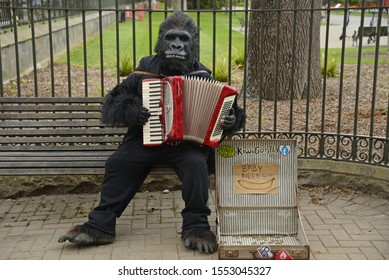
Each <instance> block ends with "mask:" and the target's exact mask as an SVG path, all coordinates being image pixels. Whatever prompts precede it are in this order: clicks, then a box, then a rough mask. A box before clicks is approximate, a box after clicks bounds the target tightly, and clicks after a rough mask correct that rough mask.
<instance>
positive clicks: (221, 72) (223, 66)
mask: <svg viewBox="0 0 389 280" xmlns="http://www.w3.org/2000/svg"><path fill="white" fill-rule="evenodd" d="M214 77H215V80H217V81H219V82H227V81H228V59H227V55H224V54H221V55H218V56H217V58H216V67H215V73H214Z"/></svg>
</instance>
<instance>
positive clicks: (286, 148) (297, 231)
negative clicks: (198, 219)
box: [216, 139, 309, 259]
mask: <svg viewBox="0 0 389 280" xmlns="http://www.w3.org/2000/svg"><path fill="white" fill-rule="evenodd" d="M216 208H217V209H216V212H217V221H218V225H217V237H218V243H219V259H309V244H308V241H307V238H306V236H305V233H304V229H303V226H302V223H301V219H300V214H299V210H298V204H297V151H296V141H295V140H267V139H234V140H225V141H223V142H222V143H221V145H220V147H219V148H217V150H216Z"/></svg>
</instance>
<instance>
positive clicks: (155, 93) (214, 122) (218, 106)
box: [142, 76, 238, 147]
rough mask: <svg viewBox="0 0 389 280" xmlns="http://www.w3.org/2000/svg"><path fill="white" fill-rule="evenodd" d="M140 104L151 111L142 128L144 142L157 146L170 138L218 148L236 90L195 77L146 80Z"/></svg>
mask: <svg viewBox="0 0 389 280" xmlns="http://www.w3.org/2000/svg"><path fill="white" fill-rule="evenodd" d="M142 91H143V93H142V99H143V106H144V107H146V108H148V109H149V111H150V114H151V116H150V118H149V121H148V122H147V123H146V124H145V125H144V127H143V144H144V145H146V146H158V145H161V144H162V143H164V142H170V141H182V140H187V141H194V142H196V143H198V144H200V145H204V146H208V147H217V146H218V145H219V141H220V138H221V136H222V133H223V130H222V128H221V126H220V120H221V118H222V117H224V116H226V115H228V113H229V111H230V109H231V107H232V105H233V103H234V101H235V98H236V96H237V94H238V93H237V91H236V89H234V88H233V87H231V86H229V85H226V84H223V83H220V82H217V81H214V80H210V79H204V78H199V77H195V76H172V77H167V78H164V79H146V80H143V83H142Z"/></svg>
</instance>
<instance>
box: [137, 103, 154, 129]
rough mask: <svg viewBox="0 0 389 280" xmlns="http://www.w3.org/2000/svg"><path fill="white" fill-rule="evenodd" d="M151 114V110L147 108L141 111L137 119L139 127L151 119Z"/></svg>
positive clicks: (142, 108)
mask: <svg viewBox="0 0 389 280" xmlns="http://www.w3.org/2000/svg"><path fill="white" fill-rule="evenodd" d="M150 116H151V114H150V112H149V110H148V109H147V108H145V107H141V108H140V109H139V113H138V117H137V118H136V124H137V125H144V124H145V123H146V122H147V120H148V119H149V118H150Z"/></svg>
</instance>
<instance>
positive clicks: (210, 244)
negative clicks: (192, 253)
mask: <svg viewBox="0 0 389 280" xmlns="http://www.w3.org/2000/svg"><path fill="white" fill-rule="evenodd" d="M181 238H182V240H183V241H184V245H185V248H187V249H193V250H198V251H199V252H200V253H213V252H215V251H216V250H217V241H216V236H215V234H214V233H213V232H212V231H210V230H209V229H204V228H191V229H188V230H184V231H183V232H182V236H181Z"/></svg>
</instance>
